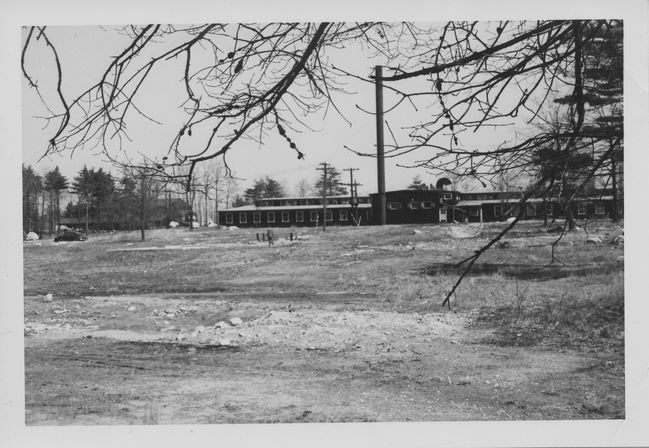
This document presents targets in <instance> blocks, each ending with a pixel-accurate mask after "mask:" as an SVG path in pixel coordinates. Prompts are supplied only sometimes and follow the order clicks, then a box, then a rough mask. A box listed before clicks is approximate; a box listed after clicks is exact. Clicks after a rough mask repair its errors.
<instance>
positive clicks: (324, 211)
mask: <svg viewBox="0 0 649 448" xmlns="http://www.w3.org/2000/svg"><path fill="white" fill-rule="evenodd" d="M320 166H321V167H322V168H316V170H318V171H322V172H323V180H322V231H323V232H326V231H327V168H328V167H329V165H328V164H327V162H323V163H321V164H320Z"/></svg>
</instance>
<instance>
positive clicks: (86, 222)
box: [22, 165, 191, 235]
mask: <svg viewBox="0 0 649 448" xmlns="http://www.w3.org/2000/svg"><path fill="white" fill-rule="evenodd" d="M22 175H23V178H22V181H23V230H24V232H26V233H27V232H36V233H37V234H39V235H45V234H49V235H52V234H54V233H56V231H57V229H58V226H59V225H60V224H61V219H63V218H75V219H74V222H75V224H73V225H70V226H69V227H77V228H79V229H80V230H83V231H85V232H86V233H88V232H91V231H112V230H134V229H138V228H142V227H144V228H151V227H161V226H167V225H168V224H169V222H170V221H178V222H180V223H182V222H184V221H186V220H187V218H188V216H189V215H191V207H190V205H189V204H188V203H187V201H186V200H185V199H183V196H184V193H183V192H181V191H180V186H179V185H170V184H168V183H164V182H161V181H158V180H156V179H153V178H151V177H147V176H137V175H135V176H133V175H130V174H123V175H122V176H121V178H119V179H115V178H114V177H113V176H112V174H111V173H110V172H107V171H104V170H103V169H102V168H99V169H94V168H90V169H89V168H88V167H86V166H84V167H83V168H82V169H81V170H80V171H79V173H78V174H77V176H75V177H74V178H73V179H72V180H71V181H70V180H68V179H67V178H66V177H65V176H64V175H63V174H61V172H60V170H59V168H58V166H57V167H55V168H54V169H52V170H50V171H47V172H46V173H45V174H44V175H40V174H38V173H36V171H35V170H34V169H33V167H32V166H25V165H23V167H22ZM65 193H70V194H72V195H74V197H75V199H76V200H70V201H69V202H68V203H67V205H66V206H65V208H64V209H62V208H61V204H60V201H61V197H62V196H63V195H64V194H65Z"/></svg>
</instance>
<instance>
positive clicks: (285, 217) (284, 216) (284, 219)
mask: <svg viewBox="0 0 649 448" xmlns="http://www.w3.org/2000/svg"><path fill="white" fill-rule="evenodd" d="M288 221H289V213H288V212H282V222H288Z"/></svg>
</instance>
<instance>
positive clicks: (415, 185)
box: [408, 176, 428, 190]
mask: <svg viewBox="0 0 649 448" xmlns="http://www.w3.org/2000/svg"><path fill="white" fill-rule="evenodd" d="M408 190H428V185H426V184H425V183H424V182H422V180H421V177H420V176H415V177H413V179H412V182H411V183H410V185H408Z"/></svg>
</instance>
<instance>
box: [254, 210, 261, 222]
mask: <svg viewBox="0 0 649 448" xmlns="http://www.w3.org/2000/svg"><path fill="white" fill-rule="evenodd" d="M252 222H254V223H255V224H259V223H260V222H261V213H260V212H254V213H253V214H252Z"/></svg>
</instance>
